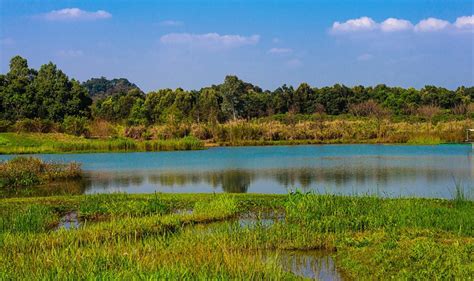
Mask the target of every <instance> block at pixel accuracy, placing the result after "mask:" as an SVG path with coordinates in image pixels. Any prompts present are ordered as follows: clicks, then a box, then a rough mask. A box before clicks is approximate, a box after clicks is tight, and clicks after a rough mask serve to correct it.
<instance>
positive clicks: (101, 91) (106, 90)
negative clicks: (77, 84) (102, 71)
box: [82, 76, 143, 100]
mask: <svg viewBox="0 0 474 281" xmlns="http://www.w3.org/2000/svg"><path fill="white" fill-rule="evenodd" d="M82 86H84V87H85V88H86V89H87V91H88V92H89V95H90V97H91V98H92V99H93V100H99V99H104V98H107V97H109V96H115V95H120V94H126V93H128V92H129V91H130V90H134V89H136V90H138V91H139V92H141V93H143V92H142V90H140V88H139V87H138V86H137V85H135V84H133V83H131V82H130V81H128V80H127V79H125V78H118V79H112V80H108V79H107V78H105V77H103V76H102V77H100V78H91V79H89V80H87V81H86V82H84V83H82Z"/></svg>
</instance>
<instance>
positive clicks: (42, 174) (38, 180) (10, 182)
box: [0, 157, 82, 188]
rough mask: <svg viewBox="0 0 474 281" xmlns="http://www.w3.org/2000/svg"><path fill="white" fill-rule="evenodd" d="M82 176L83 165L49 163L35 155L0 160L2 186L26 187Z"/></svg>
mask: <svg viewBox="0 0 474 281" xmlns="http://www.w3.org/2000/svg"><path fill="white" fill-rule="evenodd" d="M81 177H82V170H81V165H80V164H78V163H75V162H72V163H67V164H64V163H48V162H44V161H43V160H41V159H38V158H34V157H15V158H13V159H10V160H8V161H0V188H10V187H24V186H32V185H40V184H45V183H50V182H53V181H57V180H68V179H78V178H81Z"/></svg>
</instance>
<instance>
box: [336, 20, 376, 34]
mask: <svg viewBox="0 0 474 281" xmlns="http://www.w3.org/2000/svg"><path fill="white" fill-rule="evenodd" d="M376 28H377V23H376V22H375V21H374V20H373V19H371V18H369V17H360V18H358V19H350V20H347V21H345V22H342V23H341V22H338V21H336V22H335V23H333V25H332V30H333V31H334V32H351V31H369V30H374V29H376Z"/></svg>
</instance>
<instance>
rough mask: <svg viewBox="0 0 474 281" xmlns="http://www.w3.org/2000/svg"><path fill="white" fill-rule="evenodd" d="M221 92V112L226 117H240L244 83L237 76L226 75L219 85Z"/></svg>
mask: <svg viewBox="0 0 474 281" xmlns="http://www.w3.org/2000/svg"><path fill="white" fill-rule="evenodd" d="M220 92H221V94H222V98H223V100H222V104H221V107H222V112H223V114H224V116H225V117H226V118H227V119H230V118H232V119H234V120H235V119H237V118H240V117H241V114H242V110H243V96H244V94H245V84H244V83H243V82H242V81H241V80H239V78H237V76H232V75H228V76H226V77H225V80H224V83H223V84H222V85H221V86H220Z"/></svg>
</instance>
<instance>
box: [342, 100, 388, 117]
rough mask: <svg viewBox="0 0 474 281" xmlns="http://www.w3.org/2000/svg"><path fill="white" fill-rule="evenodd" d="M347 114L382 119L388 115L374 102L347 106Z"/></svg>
mask: <svg viewBox="0 0 474 281" xmlns="http://www.w3.org/2000/svg"><path fill="white" fill-rule="evenodd" d="M349 113H351V114H353V115H355V116H364V117H368V116H373V117H384V116H386V115H388V113H389V112H388V110H387V109H385V108H383V107H382V106H381V105H380V104H378V103H377V102H375V101H374V100H368V101H365V102H361V103H357V104H351V105H350V106H349Z"/></svg>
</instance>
